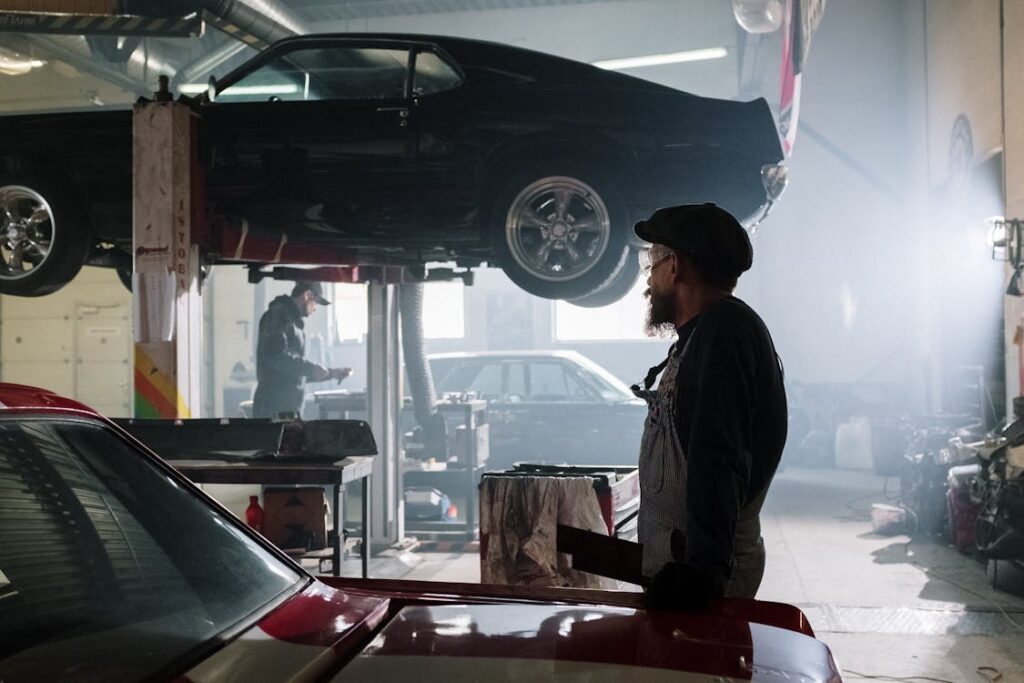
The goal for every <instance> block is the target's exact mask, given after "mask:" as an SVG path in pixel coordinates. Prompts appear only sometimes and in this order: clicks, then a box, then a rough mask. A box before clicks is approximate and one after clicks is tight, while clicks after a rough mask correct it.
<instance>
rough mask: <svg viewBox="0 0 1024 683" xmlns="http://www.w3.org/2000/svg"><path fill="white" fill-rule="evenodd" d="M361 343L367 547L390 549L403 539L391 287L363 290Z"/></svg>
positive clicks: (395, 323)
mask: <svg viewBox="0 0 1024 683" xmlns="http://www.w3.org/2000/svg"><path fill="white" fill-rule="evenodd" d="M367 290H368V291H367V297H368V302H367V309H368V316H369V320H368V332H367V337H366V392H367V397H366V399H367V421H368V422H369V423H370V428H371V429H372V430H373V434H374V436H375V437H376V439H377V448H378V451H379V454H378V455H377V458H376V459H375V461H374V465H373V476H372V478H371V482H372V486H371V489H372V492H371V496H370V503H371V505H372V506H373V507H372V519H373V522H372V527H371V529H370V534H371V544H372V545H373V546H375V547H381V546H390V545H394V544H395V543H397V542H398V541H399V540H400V539H401V538H402V537H403V536H404V526H405V525H404V521H405V520H404V511H403V508H404V505H403V501H402V489H401V486H402V484H401V481H402V476H401V444H400V440H399V434H398V412H399V409H400V386H401V367H400V361H401V358H400V355H399V349H400V344H399V338H398V329H399V328H398V301H397V293H396V288H395V286H394V285H386V284H382V283H379V282H370V283H369V285H368V287H367Z"/></svg>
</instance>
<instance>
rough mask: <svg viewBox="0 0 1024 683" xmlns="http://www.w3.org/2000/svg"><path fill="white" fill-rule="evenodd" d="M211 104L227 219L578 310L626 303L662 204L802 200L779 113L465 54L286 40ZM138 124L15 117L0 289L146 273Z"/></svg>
mask: <svg viewBox="0 0 1024 683" xmlns="http://www.w3.org/2000/svg"><path fill="white" fill-rule="evenodd" d="M195 104H196V108H197V109H198V111H199V112H200V113H201V115H202V118H203V120H204V123H205V126H204V129H205V130H204V135H203V136H202V143H201V144H202V151H201V156H202V158H203V159H204V165H205V166H206V175H207V188H206V194H207V209H208V212H209V213H210V214H218V215H224V216H228V217H233V218H236V219H242V218H244V219H245V220H246V221H247V223H248V226H249V231H250V234H251V235H261V234H262V235H269V236H273V237H275V238H280V236H281V235H282V233H283V234H286V235H287V236H288V239H289V241H290V242H293V243H294V242H303V243H307V244H310V243H311V244H314V245H316V244H324V245H332V246H345V247H348V248H353V249H356V250H358V254H359V259H360V261H361V262H364V263H396V264H418V263H426V262H439V261H452V260H455V261H457V262H460V263H462V264H463V265H477V264H481V263H484V262H489V263H496V264H499V265H500V266H501V267H502V268H503V269H504V270H505V272H506V273H507V274H508V276H509V277H510V278H511V279H512V280H513V281H514V282H515V283H516V284H518V285H519V286H520V287H522V288H523V289H525V290H527V291H528V292H531V293H533V294H535V295H538V296H543V297H548V298H564V299H570V300H574V301H575V302H577V303H580V304H582V305H601V304H604V303H609V302H610V301H614V300H615V299H618V298H619V297H620V296H622V294H624V293H625V292H626V291H628V289H629V287H630V286H631V284H632V283H633V282H634V281H635V279H636V274H637V266H636V263H635V259H633V258H631V254H630V250H631V248H635V246H636V243H635V241H634V240H635V238H634V237H632V231H631V230H630V226H631V225H632V223H633V221H635V220H636V219H639V218H640V217H644V216H646V215H648V214H649V213H650V212H651V211H652V210H653V209H654V208H656V207H658V206H662V205H667V204H675V203H682V202H698V201H715V202H717V203H719V204H721V205H722V206H724V207H726V208H728V209H729V210H730V211H732V212H733V213H734V214H736V215H737V216H738V217H740V218H741V219H747V220H748V221H750V222H755V221H756V220H758V219H759V218H760V217H762V216H763V214H764V212H765V211H766V209H767V207H768V206H770V202H771V201H773V200H774V199H776V198H777V197H778V194H779V193H781V191H782V188H783V187H784V185H785V167H784V166H782V165H781V162H782V160H783V155H782V152H781V148H780V146H779V140H778V134H777V132H776V127H775V124H774V121H773V119H772V116H771V113H770V111H769V109H768V105H767V104H766V102H765V101H764V100H763V99H759V100H756V101H752V102H733V101H727V100H717V99H708V98H703V97H698V96H696V95H691V94H688V93H685V92H680V91H677V90H673V89H671V88H667V87H664V86H660V85H657V84H654V83H650V82H647V81H643V80H640V79H637V78H633V77H631V76H626V75H623V74H620V73H615V72H609V71H604V70H601V69H599V68H597V67H594V66H591V65H588V64H583V63H579V62H575V61H571V60H568V59H563V58H559V57H554V56H551V55H546V54H542V53H538V52H533V51H529V50H524V49H519V48H514V47H509V46H505V45H500V44H496V43H488V42H481V41H475V40H466V39H461V38H445V37H435V36H417V35H397V34H373V35H370V34H366V35H353V34H337V35H311V36H302V37H297V38H289V39H286V40H283V41H281V42H279V43H276V44H275V45H273V46H272V47H270V48H268V49H267V50H265V51H264V52H262V53H260V54H259V55H257V56H256V57H254V58H253V59H252V60H250V61H249V62H247V63H246V64H244V65H243V66H242V67H240V68H239V69H237V70H235V71H234V72H232V73H231V74H229V75H228V76H227V77H225V78H223V79H221V80H219V81H215V82H213V83H211V88H210V91H209V94H208V95H205V96H200V97H199V98H198V99H197V100H196V101H195ZM131 127H132V119H131V112H129V111H100V112H76V113H61V114H38V115H19V116H8V117H3V118H0V257H2V258H0V293H4V294H16V295H24V296H37V295H42V294H46V293H49V292H52V291H55V290H56V289H58V288H60V287H61V286H63V285H64V284H65V283H67V282H68V281H70V280H71V278H73V277H74V276H75V274H76V273H77V272H78V270H79V269H80V268H81V266H82V264H83V263H93V264H98V265H99V264H108V265H109V264H120V265H121V268H122V269H123V268H125V267H128V268H130V259H128V258H127V255H128V254H130V251H131V207H132V185H131V172H132V159H131V157H132V132H131ZM232 256H233V255H232V254H218V253H208V254H206V258H207V259H208V261H210V262H232V261H233V259H232ZM243 260H244V259H243Z"/></svg>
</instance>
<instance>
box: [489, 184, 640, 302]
mask: <svg viewBox="0 0 1024 683" xmlns="http://www.w3.org/2000/svg"><path fill="white" fill-rule="evenodd" d="M549 170H558V171H559V173H550V172H547V171H543V172H539V171H529V172H523V173H519V174H517V175H515V176H514V177H513V178H512V179H511V180H510V181H509V182H508V183H507V184H506V185H505V187H504V189H503V190H502V191H501V192H499V194H498V196H497V200H496V202H495V210H494V211H493V213H492V227H493V229H494V230H495V235H494V247H495V251H496V252H497V255H498V259H499V263H500V264H501V267H502V269H503V270H504V271H505V273H506V274H507V275H508V277H509V279H511V280H512V281H513V282H515V283H516V284H517V285H518V286H519V287H521V288H522V289H524V290H526V291H527V292H529V293H530V294H533V295H535V296H540V297H543V298H545V299H576V298H579V297H584V296H587V295H589V294H592V293H594V292H596V291H597V290H600V289H602V288H603V287H605V286H607V285H609V284H610V283H611V282H612V281H613V279H614V278H615V276H616V275H618V274H619V272H620V271H621V270H622V268H623V267H624V266H625V264H626V258H627V256H628V253H629V248H628V246H627V237H628V231H627V230H626V226H625V223H626V220H627V213H626V208H625V204H624V202H623V201H622V199H621V196H620V195H619V193H618V192H617V191H616V189H615V188H614V186H613V185H612V184H611V183H610V182H608V181H606V180H604V179H603V178H599V177H596V176H594V175H593V174H590V173H587V174H585V173H581V172H579V171H577V170H576V169H549Z"/></svg>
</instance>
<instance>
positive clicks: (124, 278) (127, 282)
mask: <svg viewBox="0 0 1024 683" xmlns="http://www.w3.org/2000/svg"><path fill="white" fill-rule="evenodd" d="M116 270H117V279H118V280H120V281H121V284H122V285H124V288H125V289H127V290H128V291H129V292H131V291H132V267H131V266H116Z"/></svg>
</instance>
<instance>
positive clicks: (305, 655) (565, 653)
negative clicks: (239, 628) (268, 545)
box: [179, 580, 841, 683]
mask: <svg viewBox="0 0 1024 683" xmlns="http://www.w3.org/2000/svg"><path fill="white" fill-rule="evenodd" d="M334 581H335V582H337V581H339V580H334ZM341 581H344V580H341ZM400 583H401V584H405V583H406V582H379V583H378V582H374V581H364V582H358V585H357V586H356V587H355V588H354V589H352V590H336V589H334V588H331V587H329V586H327V585H325V584H324V583H320V582H315V583H313V584H311V585H310V586H309V587H307V589H306V590H305V591H303V592H302V593H300V594H299V595H297V596H296V597H294V598H292V599H291V600H289V601H288V602H287V603H285V605H283V606H282V607H281V608H279V609H277V610H275V611H274V612H272V613H271V614H270V615H268V616H267V617H266V618H264V619H263V620H262V621H260V622H259V623H258V624H257V625H256V626H254V627H252V628H251V629H249V630H247V631H246V632H244V633H243V634H242V635H241V636H239V637H238V638H236V639H235V640H233V641H231V642H230V643H228V644H227V645H226V646H225V647H223V648H221V649H220V650H219V651H217V652H216V653H215V654H214V655H212V656H211V657H209V658H207V659H206V660H204V661H203V662H201V663H200V664H199V665H198V666H195V667H194V668H193V669H192V670H190V671H189V672H188V673H187V674H186V675H185V676H183V677H182V678H181V679H179V680H180V681H190V682H193V683H200V682H203V681H211V682H212V681H251V680H260V681H309V682H313V681H331V682H332V683H333V682H344V681H375V682H376V681H381V682H384V681H402V682H403V683H404V682H405V681H409V680H417V681H424V682H427V683H429V682H431V681H444V682H445V683H450V681H458V680H487V681H506V680H516V681H521V680H529V681H535V680H552V679H556V678H557V679H561V678H566V677H576V676H579V677H580V679H581V680H588V681H605V680H607V681H620V680H637V681H640V680H643V681H645V682H647V681H655V682H657V681H660V680H666V681H667V680H673V681H684V682H689V683H703V682H705V681H706V682H707V683H711V682H712V681H720V680H722V678H721V677H727V679H729V680H737V681H741V680H748V681H749V680H752V681H774V680H786V681H790V682H791V683H818V682H820V683H837V682H839V681H841V678H840V675H839V671H838V668H837V666H836V664H835V662H834V660H833V658H832V655H831V653H830V652H829V649H828V647H827V646H826V645H825V644H824V643H822V642H821V641H818V640H816V639H815V638H814V637H813V636H812V635H809V633H810V629H809V628H804V631H805V632H800V630H791V629H790V628H784V627H781V626H779V625H772V624H771V621H772V619H766V618H764V615H765V614H766V608H765V606H766V605H767V606H768V607H769V609H768V610H767V611H770V608H771V603H757V602H755V601H722V606H721V607H720V608H718V609H712V610H710V611H708V612H705V613H700V614H682V613H675V612H652V611H646V610H643V609H638V608H636V607H621V606H620V607H615V606H611V605H608V604H567V603H566V601H565V600H564V599H563V600H561V601H560V602H561V604H557V603H558V602H559V600H558V599H557V598H556V599H555V600H553V601H551V602H555V603H556V604H551V602H549V600H551V598H552V597H553V596H554V592H551V591H548V592H551V593H552V595H546V596H544V597H543V598H542V599H544V600H545V602H539V601H537V600H529V599H528V598H526V597H525V596H527V595H529V594H536V593H538V591H537V590H536V589H532V590H531V589H526V590H524V591H522V592H519V591H510V590H509V589H503V590H502V591H501V595H500V596H499V595H495V596H491V597H488V596H486V595H485V593H486V592H487V587H481V586H474V587H468V586H455V585H452V586H451V588H450V589H449V590H447V591H443V592H441V591H433V592H424V591H425V590H426V589H425V588H423V587H424V586H430V584H419V585H418V588H419V589H418V590H415V589H413V586H416V584H411V583H410V584H409V585H408V587H405V586H399V585H398V584H400ZM432 586H434V587H437V586H438V584H432ZM392 588H396V589H395V590H392ZM403 588H404V590H403ZM462 593H465V595H461V596H460V594H462ZM515 593H519V595H515ZM558 594H559V595H561V596H562V597H563V598H564V597H565V596H576V595H579V596H581V599H580V602H583V603H587V602H591V601H594V598H595V597H600V596H601V595H604V596H607V597H608V602H618V603H620V604H622V603H628V602H630V598H628V597H622V594H609V593H601V592H595V591H576V592H573V591H558ZM626 595H627V596H628V594H626ZM460 597H462V599H461V600H460ZM496 598H497V599H496ZM502 598H509V599H508V600H503V599H502ZM777 607H779V608H785V609H788V610H792V612H795V613H796V614H797V615H799V611H798V610H796V609H795V608H789V607H786V606H781V605H780V606H777ZM744 612H746V613H749V615H750V618H749V619H745V618H743V617H742V616H741V615H742V614H743V613H744ZM800 617H801V618H802V615H800Z"/></svg>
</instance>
